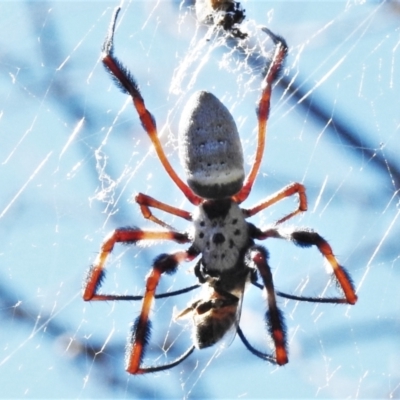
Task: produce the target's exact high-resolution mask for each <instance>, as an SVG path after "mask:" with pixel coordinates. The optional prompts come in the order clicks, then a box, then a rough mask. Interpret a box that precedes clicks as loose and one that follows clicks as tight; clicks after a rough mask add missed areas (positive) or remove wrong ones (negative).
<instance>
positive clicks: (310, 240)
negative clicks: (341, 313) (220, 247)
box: [253, 228, 357, 304]
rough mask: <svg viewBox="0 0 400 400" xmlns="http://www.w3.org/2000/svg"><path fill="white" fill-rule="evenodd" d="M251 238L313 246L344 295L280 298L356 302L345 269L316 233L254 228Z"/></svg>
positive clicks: (301, 230)
mask: <svg viewBox="0 0 400 400" xmlns="http://www.w3.org/2000/svg"><path fill="white" fill-rule="evenodd" d="M253 238H254V239H259V240H263V239H267V238H277V239H285V240H289V241H292V242H294V244H296V245H297V246H300V247H310V246H313V245H314V246H316V247H317V248H318V250H319V251H320V253H321V254H322V255H323V256H324V257H325V259H326V260H327V261H328V263H329V264H330V266H331V267H332V269H333V274H334V277H335V280H336V282H337V284H338V286H339V287H340V288H341V290H342V291H343V294H344V298H341V297H339V298H335V297H334V298H328V299H323V298H313V297H304V298H302V297H301V296H299V297H297V296H292V295H285V293H282V294H281V295H282V297H286V298H291V299H294V300H300V299H301V300H303V301H313V302H319V303H325V302H329V303H345V304H355V303H356V302H357V295H356V293H355V289H354V284H353V282H352V280H351V278H350V276H349V274H348V273H347V271H346V270H345V268H344V267H342V266H341V265H340V264H339V263H338V261H337V259H336V257H335V256H334V255H333V252H332V248H331V246H330V245H329V243H328V242H327V241H326V240H325V239H324V238H323V237H321V236H320V235H319V234H318V233H317V232H314V231H313V230H311V229H293V230H292V231H288V230H287V229H285V230H283V229H279V228H271V229H267V230H265V231H261V230H258V229H257V228H256V229H255V230H254V232H253Z"/></svg>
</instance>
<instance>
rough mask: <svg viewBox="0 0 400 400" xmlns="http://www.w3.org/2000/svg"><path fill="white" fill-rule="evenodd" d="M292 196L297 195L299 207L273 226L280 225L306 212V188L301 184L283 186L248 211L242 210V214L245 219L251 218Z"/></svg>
mask: <svg viewBox="0 0 400 400" xmlns="http://www.w3.org/2000/svg"><path fill="white" fill-rule="evenodd" d="M294 194H298V196H299V205H298V207H297V209H296V210H294V211H293V212H291V213H290V214H288V215H286V216H285V217H283V218H281V219H279V220H278V221H276V222H275V225H278V224H281V223H282V222H285V221H287V220H288V219H290V218H292V217H294V216H295V215H297V214H299V213H301V212H304V211H307V196H306V188H305V187H304V185H302V184H301V183H297V182H295V183H292V184H290V185H288V186H285V187H284V188H283V189H281V190H279V191H278V192H276V193H274V194H272V195H271V196H269V197H268V198H267V199H266V200H264V201H262V202H261V203H259V204H257V205H256V206H254V207H252V208H250V209H247V210H245V209H243V213H244V215H245V218H249V217H252V216H253V215H255V214H257V213H259V212H260V211H262V210H264V209H265V208H267V207H270V206H272V205H273V204H275V203H277V202H279V201H281V200H283V199H285V198H287V197H290V196H293V195H294Z"/></svg>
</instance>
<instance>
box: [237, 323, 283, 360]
mask: <svg viewBox="0 0 400 400" xmlns="http://www.w3.org/2000/svg"><path fill="white" fill-rule="evenodd" d="M237 333H238V335H239V337H240V340H241V341H242V342H243V344H244V345H245V346H246V348H247V350H249V351H250V352H251V353H253V354H254V355H255V356H257V357H260V358H261V359H262V360H264V361H269V362H270V363H272V364H276V360H275V358H274V357H273V356H272V355H271V354H266V353H262V352H261V351H259V350H257V349H255V348H254V347H253V346H252V345H251V344H250V343H249V341H248V340H247V338H246V336H244V333H243V331H242V329H241V328H240V326H239V325H238V327H237Z"/></svg>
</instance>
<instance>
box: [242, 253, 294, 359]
mask: <svg viewBox="0 0 400 400" xmlns="http://www.w3.org/2000/svg"><path fill="white" fill-rule="evenodd" d="M250 257H251V259H252V261H253V262H254V264H255V265H256V267H257V269H258V271H259V273H260V276H261V279H262V281H263V284H264V288H265V291H266V295H267V302H268V312H267V314H266V322H267V325H268V330H269V332H270V334H271V336H272V339H273V341H274V344H275V352H276V353H275V357H276V362H277V364H279V365H284V364H286V363H287V362H288V361H289V360H288V355H287V350H286V328H285V323H284V319H283V315H282V312H281V311H280V310H279V308H278V306H277V304H276V296H275V289H274V283H273V280H272V273H271V268H270V266H269V265H268V254H267V251H266V250H265V249H264V248H263V247H261V246H254V247H253V248H252V249H251V252H250Z"/></svg>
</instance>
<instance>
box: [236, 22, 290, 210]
mask: <svg viewBox="0 0 400 400" xmlns="http://www.w3.org/2000/svg"><path fill="white" fill-rule="evenodd" d="M263 31H264V32H266V33H267V34H268V35H269V36H270V37H271V39H272V41H273V42H274V44H275V53H274V55H273V57H272V61H271V64H270V66H269V69H268V72H267V74H266V76H265V78H264V80H263V81H262V84H261V88H262V92H261V98H260V100H259V104H258V108H257V118H258V143H257V150H256V155H255V159H254V162H253V166H252V168H251V171H250V173H249V175H248V176H247V178H246V181H245V183H244V185H243V187H242V189H241V190H240V191H239V193H237V194H236V195H235V196H234V200H235V201H236V202H237V203H241V202H243V201H244V200H246V199H247V197H248V196H249V194H250V191H251V189H252V187H253V183H254V181H255V179H256V177H257V174H258V170H259V169H260V165H261V161H262V157H263V154H264V148H265V137H266V129H267V121H268V115H269V110H270V103H271V91H272V84H273V83H274V81H275V79H276V77H277V75H278V74H279V71H280V69H281V66H282V64H283V61H284V60H285V57H286V54H287V51H288V47H287V44H286V42H285V40H284V39H283V38H281V37H279V36H276V35H275V34H273V33H272V32H271V31H270V30H269V29H267V28H263Z"/></svg>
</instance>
